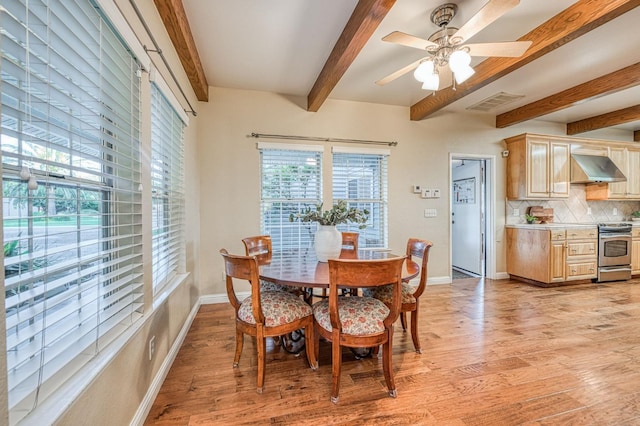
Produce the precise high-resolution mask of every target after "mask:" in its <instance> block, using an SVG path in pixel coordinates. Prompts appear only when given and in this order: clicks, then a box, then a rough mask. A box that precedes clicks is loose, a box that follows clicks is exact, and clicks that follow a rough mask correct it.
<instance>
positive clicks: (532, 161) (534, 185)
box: [527, 140, 549, 198]
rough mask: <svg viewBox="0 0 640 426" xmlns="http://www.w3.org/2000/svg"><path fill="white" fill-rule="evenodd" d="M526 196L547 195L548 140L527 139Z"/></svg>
mask: <svg viewBox="0 0 640 426" xmlns="http://www.w3.org/2000/svg"><path fill="white" fill-rule="evenodd" d="M527 197H533V198H548V197H549V141H544V140H529V141H527Z"/></svg>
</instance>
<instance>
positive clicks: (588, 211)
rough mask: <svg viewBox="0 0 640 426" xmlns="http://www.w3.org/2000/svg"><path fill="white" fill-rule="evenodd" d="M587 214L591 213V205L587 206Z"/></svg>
mask: <svg viewBox="0 0 640 426" xmlns="http://www.w3.org/2000/svg"><path fill="white" fill-rule="evenodd" d="M587 214H588V215H591V207H587Z"/></svg>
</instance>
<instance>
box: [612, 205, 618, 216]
mask: <svg viewBox="0 0 640 426" xmlns="http://www.w3.org/2000/svg"><path fill="white" fill-rule="evenodd" d="M613 215H614V216H617V215H618V209H616V208H615V207H614V208H613Z"/></svg>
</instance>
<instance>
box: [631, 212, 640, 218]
mask: <svg viewBox="0 0 640 426" xmlns="http://www.w3.org/2000/svg"><path fill="white" fill-rule="evenodd" d="M631 217H640V210H636V211H635V212H633V213H631Z"/></svg>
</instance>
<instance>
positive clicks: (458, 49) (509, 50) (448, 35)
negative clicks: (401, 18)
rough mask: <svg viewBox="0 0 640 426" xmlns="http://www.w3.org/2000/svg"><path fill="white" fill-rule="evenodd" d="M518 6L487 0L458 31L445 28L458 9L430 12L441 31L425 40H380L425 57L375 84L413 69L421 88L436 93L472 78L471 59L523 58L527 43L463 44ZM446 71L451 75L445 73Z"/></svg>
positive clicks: (399, 36) (515, 0)
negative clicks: (475, 57)
mask: <svg viewBox="0 0 640 426" xmlns="http://www.w3.org/2000/svg"><path fill="white" fill-rule="evenodd" d="M519 3H520V0H489V1H488V2H487V3H486V4H485V5H484V6H483V7H482V9H480V10H479V11H478V12H477V13H476V14H475V15H474V16H472V17H471V19H469V20H468V21H467V22H466V23H465V24H464V25H462V27H461V28H460V29H458V28H454V27H449V26H448V25H449V23H450V22H451V20H452V19H453V17H454V16H455V15H456V12H457V11H458V6H457V5H456V4H454V3H445V4H443V5H441V6H438V7H436V8H435V9H434V10H433V12H432V13H431V22H433V23H434V24H435V25H437V26H438V27H440V29H439V30H437V31H436V32H434V33H433V34H431V36H429V38H428V39H427V40H425V39H422V38H419V37H415V36H412V35H410V34H406V33H403V32H400V31H394V32H392V33H391V34H389V35H387V36H385V37H383V38H382V40H383V41H387V42H390V43H396V44H400V45H403V46H408V47H413V48H416V49H421V50H425V51H426V52H427V56H425V57H424V58H421V59H418V60H417V61H415V62H413V63H411V64H409V65H407V66H405V67H403V68H401V69H399V70H397V71H395V72H393V73H391V74H389V75H388V76H386V77H384V78H382V79H380V80H378V81H376V84H378V85H380V86H382V85H385V84H387V83H389V82H391V81H393V80H395V79H397V78H398V77H400V76H402V75H404V74H406V73H408V72H409V71H412V70H414V69H415V71H414V77H415V78H416V80H418V81H420V82H421V83H422V88H423V89H425V90H433V91H436V90H438V89H440V88H444V87H448V86H450V85H451V84H452V80H454V79H455V82H456V83H457V84H461V83H463V82H464V81H466V80H467V79H468V78H469V77H471V76H472V75H473V74H474V72H475V71H474V70H473V68H472V67H471V66H470V65H469V64H470V63H471V56H502V57H514V58H515V57H519V56H522V55H523V54H524V52H525V51H526V50H527V49H528V48H529V46H530V45H531V42H530V41H509V42H497V43H471V44H465V42H466V41H467V40H469V39H470V38H471V37H473V36H474V35H476V34H477V33H478V32H480V31H481V30H482V29H483V28H485V27H486V26H488V25H489V24H491V23H492V22H493V21H495V20H496V19H498V18H499V17H500V16H502V15H504V14H505V13H507V12H508V11H509V10H511V9H512V8H514V7H516V6H517V5H518V4H519ZM447 69H449V70H450V72H447ZM443 71H444V72H443ZM452 74H453V75H452ZM452 77H453V78H452ZM454 89H455V86H454Z"/></svg>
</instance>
